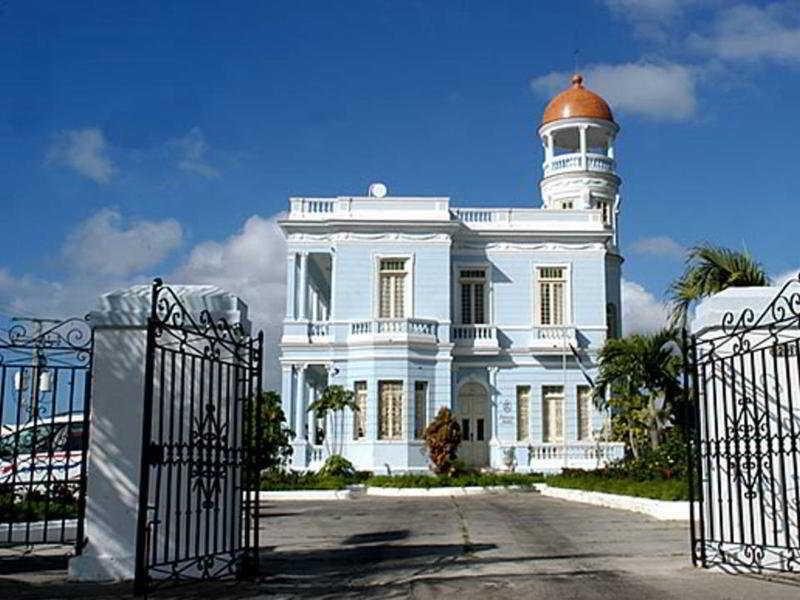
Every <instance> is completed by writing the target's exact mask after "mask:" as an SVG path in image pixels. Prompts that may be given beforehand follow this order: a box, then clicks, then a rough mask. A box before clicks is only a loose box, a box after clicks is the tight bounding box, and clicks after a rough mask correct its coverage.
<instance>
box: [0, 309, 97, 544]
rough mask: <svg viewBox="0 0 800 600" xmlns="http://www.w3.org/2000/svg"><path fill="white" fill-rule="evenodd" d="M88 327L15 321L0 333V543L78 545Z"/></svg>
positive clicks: (86, 433) (87, 383)
mask: <svg viewBox="0 0 800 600" xmlns="http://www.w3.org/2000/svg"><path fill="white" fill-rule="evenodd" d="M92 346H93V338H92V331H91V328H90V327H89V324H88V323H87V322H86V320H85V319H68V320H66V321H54V320H50V319H18V320H16V321H14V322H12V324H11V327H10V328H9V329H8V331H7V332H5V333H2V334H0V427H1V428H2V433H1V434H0V545H4V546H11V545H32V544H40V543H50V544H52V543H60V544H69V543H75V552H76V554H80V551H81V549H82V547H83V538H84V536H83V517H84V510H85V496H86V450H87V448H88V437H89V410H90V404H91V402H90V397H91V393H90V391H91V379H92V378H91V370H92Z"/></svg>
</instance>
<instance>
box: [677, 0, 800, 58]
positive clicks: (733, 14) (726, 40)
mask: <svg viewBox="0 0 800 600" xmlns="http://www.w3.org/2000/svg"><path fill="white" fill-rule="evenodd" d="M689 41H690V43H691V45H693V46H694V47H695V48H697V49H700V50H703V51H705V52H708V53H710V54H712V55H713V56H716V57H717V58H721V59H723V60H731V61H739V60H740V61H758V60H775V61H782V62H798V61H800V6H798V4H797V2H776V3H773V4H768V5H766V6H753V5H748V4H739V5H737V6H733V7H730V8H725V9H723V10H721V11H719V12H718V13H717V16H716V19H715V21H714V24H713V26H712V28H711V32H710V33H709V34H707V35H702V34H693V35H691V36H690V37H689Z"/></svg>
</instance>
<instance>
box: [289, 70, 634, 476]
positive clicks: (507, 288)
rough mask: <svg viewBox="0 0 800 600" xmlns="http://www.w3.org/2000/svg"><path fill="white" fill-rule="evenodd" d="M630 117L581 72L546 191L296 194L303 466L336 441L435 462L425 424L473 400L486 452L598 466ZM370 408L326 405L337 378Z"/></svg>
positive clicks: (549, 125) (383, 463)
mask: <svg viewBox="0 0 800 600" xmlns="http://www.w3.org/2000/svg"><path fill="white" fill-rule="evenodd" d="M618 130H619V128H618V126H617V124H616V123H615V121H614V118H613V116H612V113H611V110H610V109H609V107H608V105H607V104H606V103H605V101H603V99H602V98H600V97H599V96H597V95H596V94H594V93H592V92H590V91H589V90H587V89H586V88H584V87H583V84H582V80H581V78H580V76H577V75H576V76H575V77H574V78H573V84H572V86H571V87H570V88H569V89H567V90H566V91H564V92H562V93H561V94H559V95H558V96H556V97H555V98H554V99H553V100H552V101H551V102H550V104H549V105H548V106H547V108H546V110H545V113H544V117H543V119H542V124H541V126H540V128H539V135H540V137H541V140H542V143H543V146H544V163H543V170H544V173H543V178H542V180H541V183H540V188H541V195H542V200H543V203H542V206H541V207H539V208H486V209H484V208H455V207H452V206H451V205H450V200H449V198H446V197H390V196H386V194H385V191H386V190H385V188H384V187H383V186H381V185H375V186H372V187H371V189H370V194H369V195H367V196H364V197H351V196H339V197H334V198H292V199H291V200H290V210H289V213H288V216H287V217H286V218H285V219H284V220H282V221H281V223H280V225H281V228H282V230H283V232H284V234H285V236H286V240H287V299H286V319H285V322H284V329H283V337H282V340H281V367H282V398H283V407H284V411H285V413H286V415H287V419H289V421H290V423H291V426H292V429H293V430H294V432H295V439H294V442H293V445H294V456H293V459H292V460H293V467H294V468H296V469H313V468H316V467H317V466H318V465H319V464H320V463H321V462H322V461H323V460H324V459H325V457H326V454H327V453H329V452H331V451H333V450H334V449H335V450H336V451H337V452H340V453H341V454H343V455H344V456H345V457H347V458H348V459H349V460H351V461H352V462H353V463H354V464H355V465H356V466H357V467H358V468H360V469H368V470H372V471H376V472H386V471H391V472H402V471H420V470H425V469H427V467H428V459H427V456H426V454H425V451H424V442H423V440H422V432H423V431H424V428H425V426H426V424H427V423H429V422H430V420H431V419H433V418H434V416H435V415H436V413H437V412H438V410H439V409H440V408H441V407H448V408H450V409H451V410H453V412H454V413H455V416H456V418H457V419H458V421H459V423H460V425H461V429H462V437H463V441H462V444H461V447H460V450H459V454H460V458H461V459H462V460H463V461H465V462H466V463H468V464H470V465H472V466H475V467H491V468H498V469H500V468H502V469H505V468H508V466H509V465H511V464H513V465H514V466H515V468H516V469H517V470H519V471H528V470H530V471H553V470H558V469H561V468H563V467H565V466H570V467H583V468H593V467H596V466H598V465H599V464H603V463H604V462H606V461H608V460H609V459H613V458H617V457H620V456H621V453H622V447H621V445H620V444H612V443H607V442H603V441H602V440H601V437H602V436H601V435H600V430H601V429H602V426H603V421H604V419H603V416H602V415H601V414H599V413H598V411H597V410H596V409H595V407H594V403H593V401H592V398H591V388H590V386H589V382H588V378H587V375H588V376H589V377H593V376H594V375H595V372H596V358H597V353H598V351H599V350H600V348H601V347H602V346H603V344H604V342H605V340H606V339H607V338H608V336H616V335H618V334H619V328H620V267H621V263H622V258H621V257H620V255H619V252H618V217H619V202H620V196H619V186H620V179H619V177H618V176H617V174H616V162H615V157H614V142H615V138H616V135H617V132H618ZM336 384H338V385H342V386H345V387H347V388H349V389H351V390H353V391H354V392H355V399H356V402H357V403H358V406H359V407H360V410H359V411H353V412H352V413H347V414H342V415H339V416H338V417H337V418H336V419H335V421H334V420H331V419H329V420H328V422H326V423H323V422H318V421H317V419H316V418H315V417H314V416H313V415H312V414H311V413H309V411H308V406H309V405H310V403H311V402H313V401H314V399H315V398H316V397H318V395H319V394H320V393H321V391H322V390H323V389H324V387H325V386H327V385H336Z"/></svg>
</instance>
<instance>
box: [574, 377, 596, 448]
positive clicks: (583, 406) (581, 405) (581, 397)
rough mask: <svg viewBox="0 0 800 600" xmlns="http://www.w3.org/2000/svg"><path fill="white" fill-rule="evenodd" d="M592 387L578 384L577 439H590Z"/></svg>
mask: <svg viewBox="0 0 800 600" xmlns="http://www.w3.org/2000/svg"><path fill="white" fill-rule="evenodd" d="M592 412H593V403H592V388H590V387H589V386H588V385H579V386H578V439H579V440H583V441H586V440H590V439H592Z"/></svg>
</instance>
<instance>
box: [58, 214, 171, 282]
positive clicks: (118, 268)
mask: <svg viewBox="0 0 800 600" xmlns="http://www.w3.org/2000/svg"><path fill="white" fill-rule="evenodd" d="M182 241H183V228H182V227H181V225H180V223H178V222H177V221H175V220H174V219H166V220H164V221H138V222H134V223H132V224H131V225H130V226H128V227H127V228H126V227H124V225H123V221H122V215H120V213H119V211H117V210H113V209H109V208H104V209H102V210H100V212H98V213H97V214H95V215H93V216H92V217H90V218H88V219H87V220H86V221H84V222H82V223H80V224H79V225H78V226H77V227H76V228H75V229H74V230H73V231H72V233H70V234H69V235H68V236H67V239H66V241H65V243H64V247H63V249H62V255H63V257H64V259H65V261H67V263H68V267H69V268H71V269H74V270H75V271H79V272H82V273H91V274H93V275H95V276H97V275H99V276H114V277H127V276H129V275H132V274H134V273H138V272H141V271H142V270H144V269H147V268H149V267H153V266H155V265H157V264H159V263H160V262H161V261H163V260H164V259H165V258H166V257H167V256H168V255H169V254H170V253H171V252H172V251H173V250H175V249H176V248H177V247H178V246H180V244H181V242H182Z"/></svg>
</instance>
